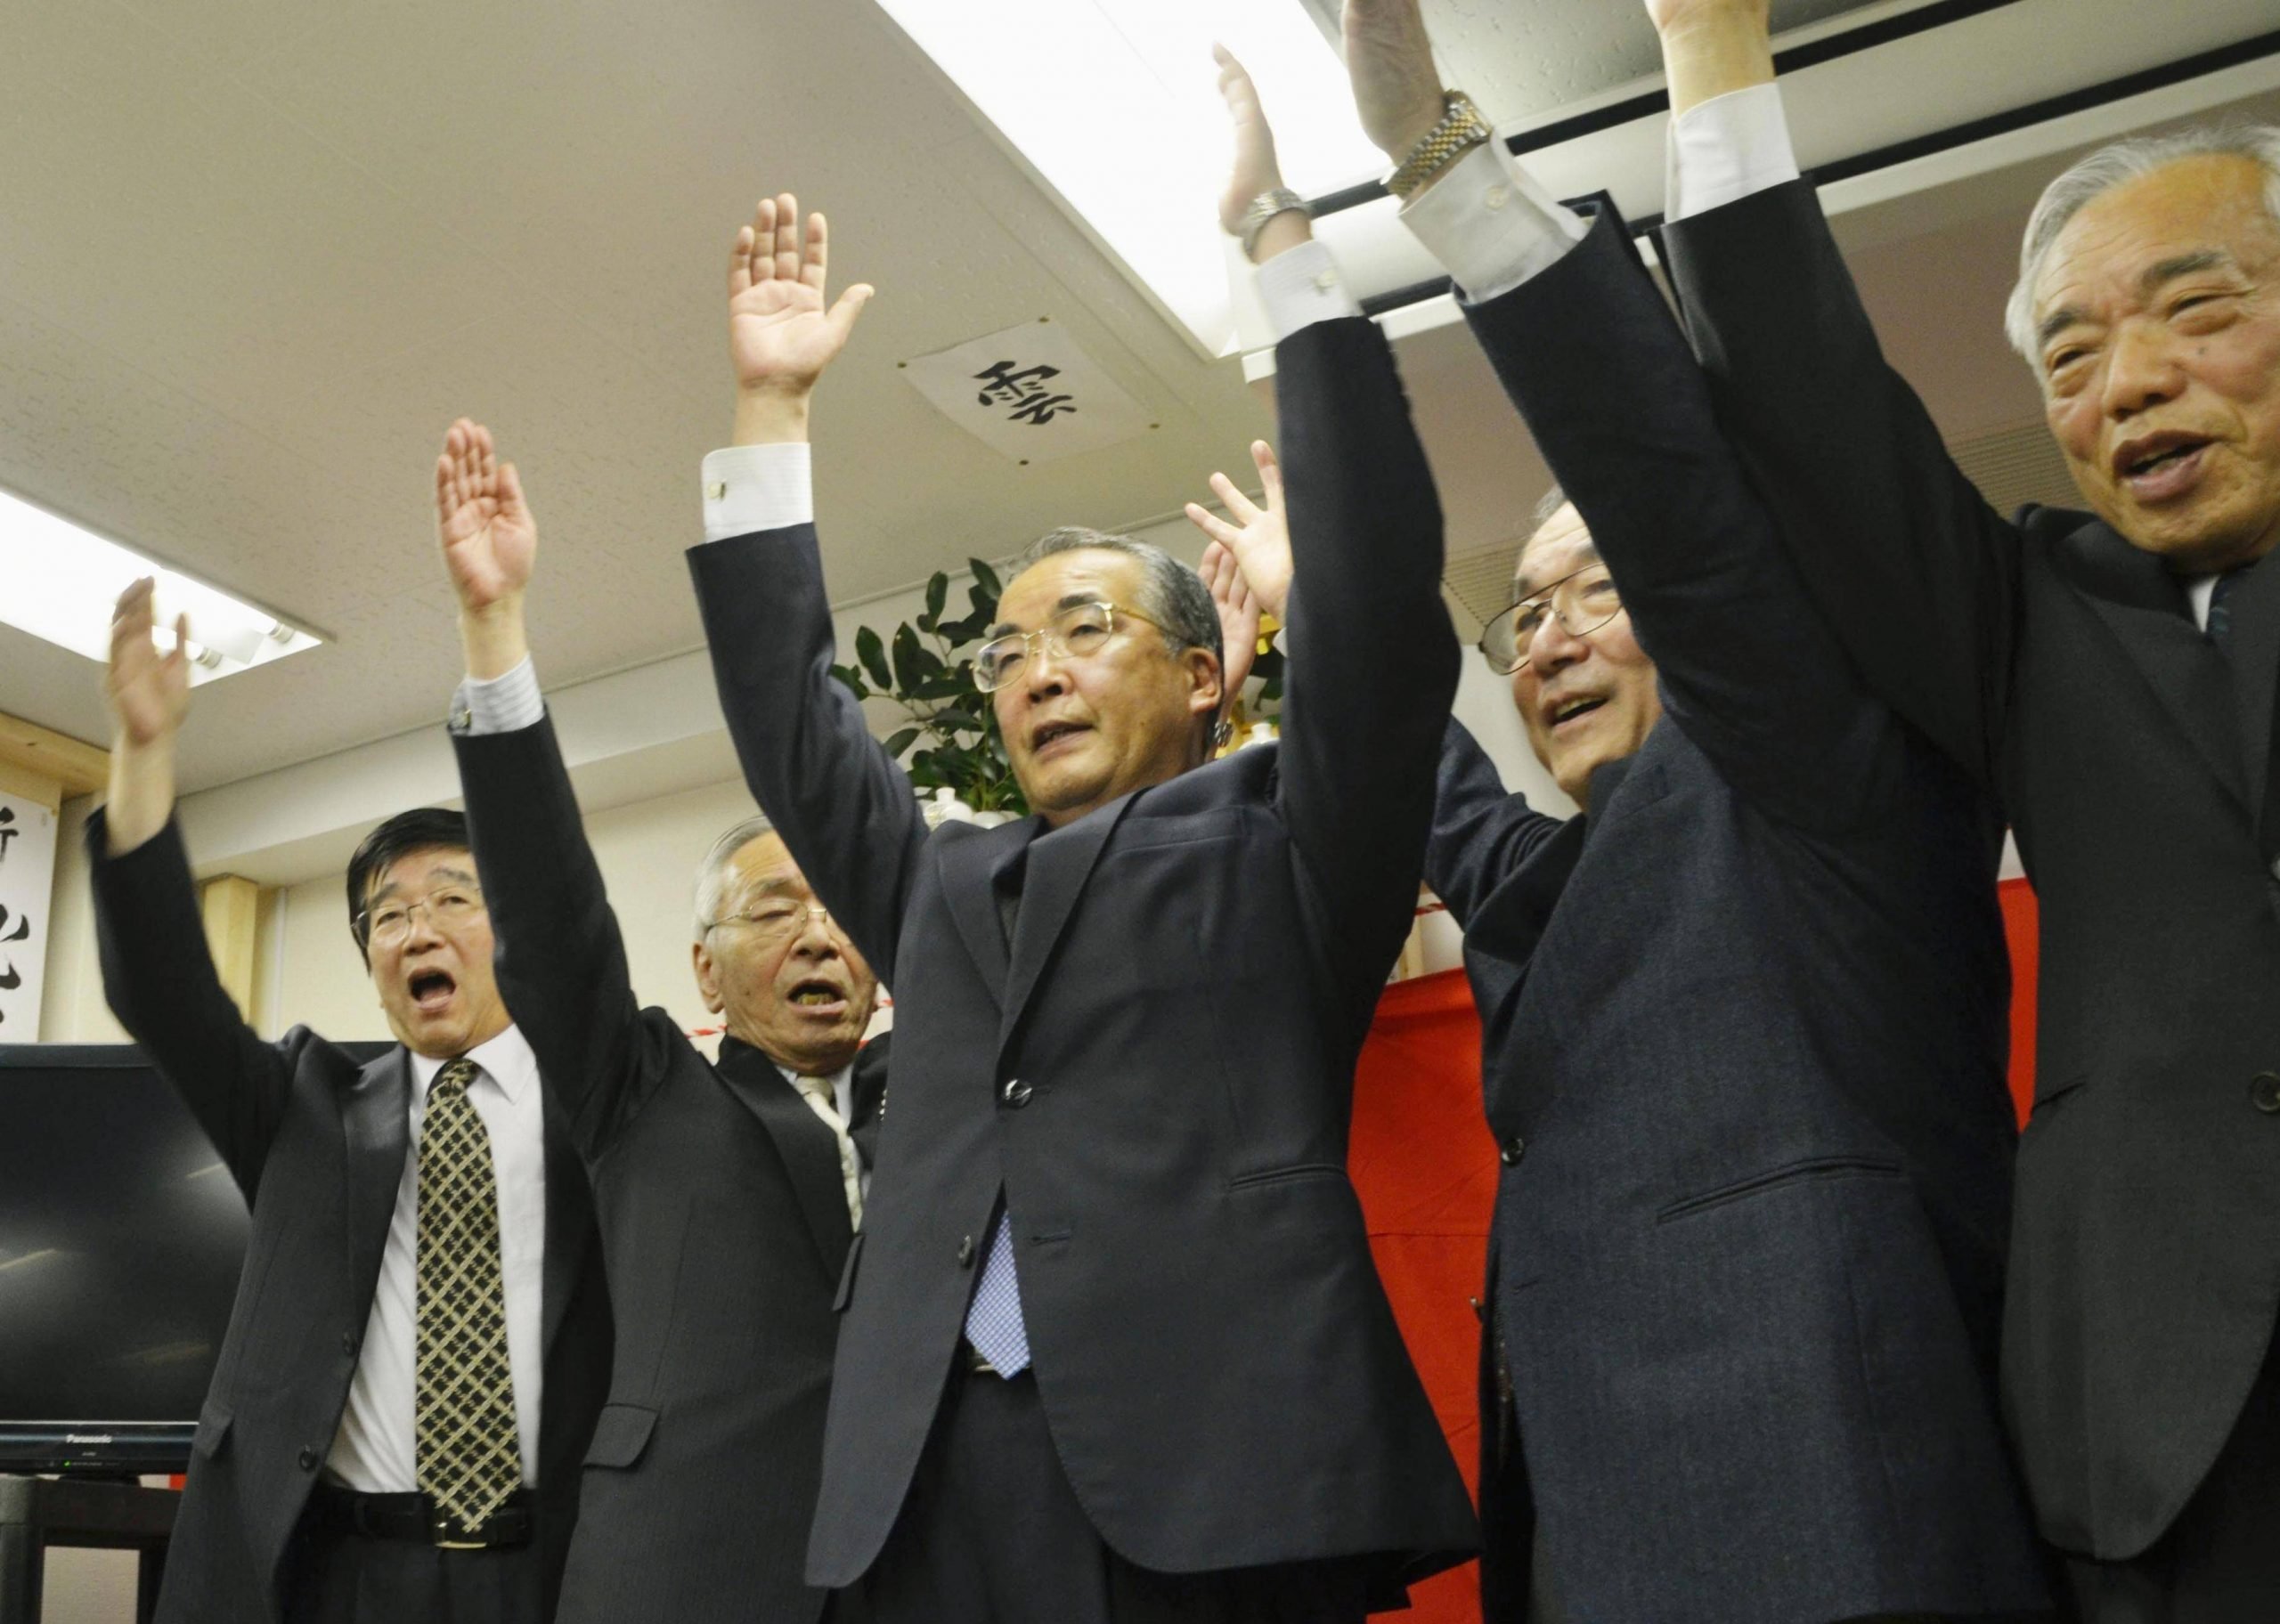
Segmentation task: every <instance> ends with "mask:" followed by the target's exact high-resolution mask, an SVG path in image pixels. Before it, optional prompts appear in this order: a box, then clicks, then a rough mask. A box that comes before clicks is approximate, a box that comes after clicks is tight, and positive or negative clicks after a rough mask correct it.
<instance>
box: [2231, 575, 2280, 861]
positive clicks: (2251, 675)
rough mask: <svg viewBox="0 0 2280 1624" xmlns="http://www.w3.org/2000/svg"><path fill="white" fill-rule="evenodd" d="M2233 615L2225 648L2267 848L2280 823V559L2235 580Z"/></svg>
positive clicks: (2245, 762)
mask: <svg viewBox="0 0 2280 1624" xmlns="http://www.w3.org/2000/svg"><path fill="white" fill-rule="evenodd" d="M2225 606H2226V608H2227V611H2228V612H2229V613H2230V615H2231V617H2232V619H2231V627H2232V629H2231V631H2230V632H2229V633H2228V634H2227V643H2226V651H2225V652H2226V654H2227V663H2228V664H2230V665H2231V667H2232V670H2233V691H2234V695H2235V702H2236V703H2237V704H2238V705H2239V707H2240V719H2241V759H2242V761H2243V765H2244V766H2245V767H2246V768H2247V776H2248V786H2249V792H2250V794H2251V796H2253V797H2254V801H2253V809H2254V811H2255V813H2256V816H2257V819H2258V824H2259V827H2260V828H2266V829H2271V830H2272V832H2271V833H2269V834H2268V835H2267V837H2266V840H2265V844H2264V849H2265V850H2266V852H2267V853H2270V852H2271V851H2272V849H2273V846H2272V840H2273V837H2274V836H2275V835H2280V829H2274V828H2272V825H2274V824H2276V822H2280V808H2276V806H2275V804H2274V803H2275V800H2276V797H2275V796H2274V794H2273V792H2272V788H2271V784H2270V777H2271V774H2272V770H2273V767H2274V766H2275V765H2276V764H2275V762H2274V760H2273V750H2272V722H2273V710H2274V705H2273V698H2274V685H2275V683H2276V681H2280V565H2276V564H2259V565H2257V566H2255V567H2253V568H2251V569H2250V570H2248V571H2247V572H2245V573H2243V574H2242V575H2241V576H2240V577H2238V579H2237V580H2236V581H2235V584H2234V587H2233V590H2232V595H2231V596H2230V597H2227V599H2226V600H2225Z"/></svg>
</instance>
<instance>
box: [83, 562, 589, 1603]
mask: <svg viewBox="0 0 2280 1624" xmlns="http://www.w3.org/2000/svg"><path fill="white" fill-rule="evenodd" d="M151 634H152V626H151V583H150V582H149V581H142V582H140V583H138V584H137V585H135V586H134V587H133V588H130V589H128V591H127V592H126V595H125V596H124V597H122V598H121V599H120V600H119V606H118V615H117V618H116V619H115V620H114V621H113V622H112V626H111V658H110V683H109V694H110V703H111V710H112V712H113V715H114V717H115V718H116V720H117V724H118V727H117V735H116V738H115V742H114V743H113V746H112V751H111V779H110V800H109V803H108V804H107V805H106V806H105V807H104V808H103V809H102V811H101V812H99V813H97V814H96V816H94V818H93V819H92V820H91V821H90V822H89V824H88V828H87V840H88V847H89V855H90V857H91V860H92V862H93V864H94V898H95V918H96V930H97V932H98V938H99V941H100V944H101V947H102V964H103V989H104V992H105V993H106V994H107V995H108V996H109V997H110V1003H111V1007H112V1008H113V1009H114V1010H115V1011H118V1018H119V1019H120V1021H121V1022H123V1023H124V1024H125V1026H126V1029H127V1030H128V1031H129V1032H131V1033H132V1034H134V1037H135V1039H136V1041H137V1042H139V1043H142V1046H143V1048H144V1049H145V1050H146V1051H148V1052H149V1053H150V1056H151V1060H152V1061H153V1062H154V1063H155V1064H156V1065H157V1066H158V1068H159V1070H160V1071H162V1072H163V1073H164V1074H165V1075H166V1076H167V1079H168V1080H169V1081H170V1082H172V1083H173V1084H174V1085H175V1087H176V1088H177V1089H179V1090H181V1091H182V1094H183V1099H184V1100H187V1101H188V1103H189V1105H190V1108H191V1111H192V1112H193V1113H194V1114H195V1115H196V1116H197V1117H198V1119H199V1123H200V1124H201V1125H203V1126H204V1127H205V1129H206V1132H207V1133H208V1136H209V1137H211V1138H212V1140H213V1141H214V1146H215V1149H216V1150H217V1151H219V1152H220V1153H221V1157H222V1159H223V1161H224V1163H225V1164H227V1165H228V1166H229V1169H230V1172H231V1174H232V1177H234V1178H235V1179H236V1180H237V1182H238V1187H239V1189H240V1190H243V1191H244V1192H245V1196H246V1199H247V1201H248V1203H249V1204H250V1205H251V1206H252V1208H253V1234H252V1239H251V1242H250V1245H249V1246H248V1251H247V1255H246V1265H245V1272H244V1274H243V1276H242V1277H241V1279H240V1281H239V1285H238V1300H237V1305H236V1307H235V1309H234V1310H233V1311H232V1315H231V1320H230V1329H229V1333H228V1336H227V1337H226V1338H225V1339H224V1343H223V1345H222V1353H221V1358H220V1360H219V1361H218V1363H217V1364H216V1368H215V1371H214V1383H213V1386H212V1389H211V1390H210V1392H209V1393H208V1396H207V1401H206V1406H205V1409H203V1411H202V1412H201V1413H200V1414H199V1419H198V1433H197V1438H196V1441H195V1442H194V1444H193V1446H192V1447H193V1450H194V1453H193V1456H192V1458H191V1466H190V1482H189V1486H188V1488H187V1489H186V1490H185V1491H184V1493H183V1503H182V1510H181V1513H180V1515H179V1516H178V1518H177V1520H176V1522H175V1535H174V1543H173V1546H172V1548H171V1551H170V1552H169V1555H168V1557H167V1576H166V1583H165V1586H164V1587H163V1589H162V1590H161V1592H160V1595H159V1613H158V1616H159V1619H160V1620H167V1621H168V1624H211V1621H212V1620H224V1619H226V1620H232V1621H233V1624H234V1621H236V1620H288V1621H289V1624H330V1621H332V1620H340V1621H342V1624H348V1621H351V1620H354V1621H357V1624H365V1621H369V1620H403V1621H404V1624H412V1621H413V1620H419V1621H421V1624H427V1621H428V1620H447V1621H449V1624H539V1621H541V1620H547V1619H550V1618H551V1617H552V1616H553V1612H554V1604H555V1597H556V1593H557V1588H558V1584H559V1581H560V1579H561V1573H562V1563H563V1557H564V1553H565V1551H566V1548H567V1547H568V1544H569V1540H570V1531H571V1527H572V1525H573V1523H574V1522H575V1521H576V1518H577V1509H578V1462H579V1460H580V1458H582V1456H583V1455H584V1453H585V1450H586V1444H587V1439H588V1435H589V1434H590V1433H591V1431H592V1430H593V1425H594V1416H595V1412H596V1410H597V1409H598V1408H599V1404H600V1402H601V1397H602V1393H603V1392H604V1390H605V1389H606V1387H607V1383H608V1369H609V1337H610V1326H609V1308H608V1302H607V1296H606V1295H605V1292H604V1287H603V1282H602V1278H601V1269H600V1256H599V1248H598V1246H596V1244H595V1239H594V1234H593V1227H594V1221H593V1207H592V1200H591V1197H590V1194H589V1193H588V1190H587V1185H586V1177H585V1172H584V1170H583V1169H582V1167H581V1166H580V1165H579V1164H578V1157H577V1155H576V1153H575V1152H574V1150H573V1149H571V1144H570V1138H569V1132H568V1124H567V1122H566V1120H565V1117H564V1114H563V1113H562V1112H561V1111H559V1110H558V1109H556V1108H553V1107H552V1106H551V1105H550V1104H549V1103H548V1102H547V1100H546V1099H545V1098H544V1095H543V1093H542V1090H541V1088H540V1086H539V1078H538V1068H537V1064H536V1062H535V1060H534V1058H533V1055H532V1052H531V1046H530V1044H529V1043H526V1042H525V1041H524V1039H523V1036H522V1035H521V1034H520V1033H519V1032H518V1031H517V1028H516V1027H514V1025H513V1024H512V1022H511V1021H510V1019H509V1016H508V1013H507V1011H506V1009H505V1008H504V1006H503V1005H502V1004H501V1003H500V999H499V991H498V987H497V984H496V982H495V981H494V980H493V976H492V973H491V946H492V944H491V926H490V921H489V917H488V915H487V914H486V913H485V905H484V901H485V899H484V893H483V890H482V888H481V884H480V882H479V880H478V877H477V873H476V866H475V865H474V863H473V862H472V860H471V859H470V857H469V854H468V836H467V828H466V824H465V821H464V820H463V819H462V818H460V816H459V814H457V813H455V812H445V811H439V810H433V809H430V810H424V811H419V812H410V813H405V814H403V815H402V816H398V817H395V818H391V819H390V820H388V822H387V823H386V824H381V825H380V827H379V828H378V829H376V830H374V831H373V832H371V834H370V835H369V836H367V837H366V839H365V840H364V842H363V844H362V846H361V847H359V849H357V852H356V855H355V857H354V858H352V859H351V861H350V863H349V866H348V903H349V908H350V912H351V915H352V922H353V929H354V933H355V937H356V945H357V946H358V948H359V949H360V950H362V953H363V954H364V955H365V961H366V963H367V964H368V965H369V967H370V969H371V977H372V985H373V987H374V989H375V990H376V991H377V992H378V993H379V1000H380V1007H381V1010H382V1011H383V1012H384V1013H385V1015H386V1017H387V1024H388V1027H389V1030H391V1031H392V1032H394V1033H395V1036H396V1040H397V1045H398V1046H397V1047H396V1048H395V1049H393V1050H391V1051H390V1052H388V1053H387V1054H385V1055H383V1056H381V1057H380V1058H379V1060H373V1061H371V1063H370V1064H368V1065H362V1066H360V1065H359V1064H358V1063H357V1062H356V1061H355V1060H352V1059H350V1058H349V1057H348V1056H347V1055H346V1054H345V1053H343V1052H341V1051H340V1050H339V1049H338V1048H336V1047H335V1046H334V1045H332V1044H330V1043H327V1042H326V1041H325V1040H324V1039H323V1038H322V1037H320V1036H318V1035H316V1034H314V1033H313V1032H311V1031H309V1030H308V1029H307V1028H306V1027H295V1028H294V1029H293V1030H292V1031H291V1032H289V1033H288V1034H287V1035H285V1037H284V1039H283V1041H282V1042H280V1043H264V1042H263V1041H262V1040H261V1039H260V1038H259V1037H258V1036H257V1035H256V1034H255V1033H254V1031H253V1029H252V1028H251V1027H248V1025H247V1024H246V1022H245V1019H244V1017H243V1016H241V1015H240V1013H239V1011H238V1009H237V1006H236V1005H235V1004H234V1003H232V1002H231V1001H230V995H228V994H227V993H226V992H224V991H223V989H222V986H221V983H220V981H219V979H218V978H216V975H215V972H214V965H213V960H212V958H211V957H210V955H209V954H208V950H207V946H206V938H205V933H204V931H203V930H202V929H201V928H200V926H199V917H198V904H197V897H196V893H195V891H194V889H193V888H192V886H191V875H190V866H189V860H188V858H187V857H186V856H185V854H184V852H183V843H182V838H181V835H180V833H179V832H178V831H177V830H176V828H175V823H174V817H173V812H174V801H175V776H174V747H175V735H176V733H177V732H178V731H179V729H180V728H181V726H182V722H183V715H184V713H185V712H186V711H187V709H188V705H189V676H188V672H189V666H188V661H187V658H186V656H185V653H184V649H183V641H184V639H185V637H187V634H188V628H187V624H186V622H177V624H176V626H175V639H174V646H173V647H172V648H171V650H169V651H167V652H166V653H164V654H161V653H160V652H159V649H158V648H157V647H156V646H154V644H153V641H152V635H151Z"/></svg>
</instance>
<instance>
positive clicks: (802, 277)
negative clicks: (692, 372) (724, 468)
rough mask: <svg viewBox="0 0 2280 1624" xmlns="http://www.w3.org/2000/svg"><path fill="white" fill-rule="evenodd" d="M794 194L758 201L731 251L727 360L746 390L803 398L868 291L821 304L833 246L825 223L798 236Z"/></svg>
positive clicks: (811, 222) (842, 341)
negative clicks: (779, 393) (833, 303)
mask: <svg viewBox="0 0 2280 1624" xmlns="http://www.w3.org/2000/svg"><path fill="white" fill-rule="evenodd" d="M799 210H800V206H799V203H798V200H797V199H794V197H793V196H792V195H791V193H789V192H786V193H784V194H783V195H782V196H780V197H775V198H763V199H761V202H760V207H758V208H757V209H755V210H754V211H753V222H752V223H751V224H750V225H748V226H745V228H744V229H743V230H742V231H738V232H737V240H736V243H735V246H734V247H733V248H730V250H729V360H730V361H731V363H732V364H733V365H734V366H735V368H736V369H737V386H738V387H739V388H744V389H766V390H774V391H780V392H782V393H786V394H805V393H806V392H807V391H808V390H810V389H811V388H813V387H814V386H815V382H816V379H817V378H819V377H820V376H822V373H823V369H825V368H826V367H827V366H829V365H830V364H831V361H832V358H833V357H834V356H835V355H837V354H838V353H839V352H840V351H841V349H842V348H843V347H844V346H845V345H846V343H847V336H848V334H849V333H850V332H851V331H852V330H853V329H854V326H855V318H856V317H857V316H859V315H860V314H861V313H862V311H863V306H864V305H866V304H867V303H868V302H869V301H870V297H871V289H870V288H869V287H868V286H867V285H866V284H864V283H857V284H856V285H855V286H854V287H852V288H849V289H848V290H847V291H846V292H845V293H843V294H842V295H840V296H839V302H838V303H837V304H835V305H826V303H825V302H824V291H825V272H826V269H827V267H828V264H829V262H830V252H831V250H830V244H829V240H828V238H827V235H826V226H825V223H824V217H823V216H822V215H809V216H808V221H807V234H806V238H805V240H804V241H802V237H801V231H800V212H799Z"/></svg>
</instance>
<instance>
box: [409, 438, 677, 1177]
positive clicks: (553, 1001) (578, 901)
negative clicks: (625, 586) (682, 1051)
mask: <svg viewBox="0 0 2280 1624" xmlns="http://www.w3.org/2000/svg"><path fill="white" fill-rule="evenodd" d="M436 535H437V539H438V540H439V541H440V542H441V544H442V551H443V556H444V572H445V574H446V575H447V576H448V577H449V579H450V581H451V583H452V595H453V596H454V597H456V598H457V599H458V601H459V624H460V646H461V648H462V649H463V651H464V652H465V654H466V658H467V675H468V681H467V683H466V685H465V686H463V687H462V688H461V690H460V701H459V702H458V703H456V704H454V706H453V712H454V714H453V718H452V748H453V750H454V751H456V753H457V755H458V757H459V767H460V788H461V789H462V790H463V791H464V792H465V793H466V796H467V816H468V838H469V839H470V840H471V841H472V842H473V844H474V849H475V865H476V873H478V874H480V875H481V876H482V881H483V894H484V899H485V902H486V903H487V904H488V905H489V907H490V912H491V930H492V938H493V944H494V946H493V962H494V963H495V964H496V966H497V968H498V975H499V991H500V994H501V996H502V997H503V998H505V1000H506V1002H507V1009H508V1011H509V1013H510V1014H512V1015H513V1016H514V1018H515V1022H516V1025H517V1026H518V1027H521V1029H522V1032H523V1035H524V1036H525V1038H527V1039H528V1040H529V1042H530V1045H531V1049H532V1052H533V1053H534V1054H536V1055H537V1056H538V1063H539V1080H540V1082H541V1083H542V1084H543V1085H544V1086H545V1087H546V1088H547V1090H548V1091H549V1092H551V1093H553V1094H554V1096H555V1097H556V1098H557V1099H558V1100H560V1101H561V1102H562V1104H563V1106H564V1108H566V1111H567V1112H568V1114H569V1117H570V1121H571V1125H572V1131H573V1133H574V1135H575V1138H576V1142H577V1145H578V1148H579V1149H580V1151H581V1152H582V1154H584V1155H585V1156H587V1157H595V1156H599V1154H600V1153H601V1152H602V1151H603V1150H605V1149H607V1147H608V1143H609V1140H610V1137H611V1135H612V1133H614V1132H615V1129H616V1128H617V1127H618V1126H619V1125H621V1124H622V1123H623V1120H624V1119H625V1118H626V1117H629V1116H630V1115H631V1113H632V1112H633V1111H634V1110H635V1109H637V1108H639V1102H640V1100H642V1099H643V1098H645V1097H646V1094H647V1090H648V1089H649V1088H652V1087H654V1086H655V1084H656V1082H657V1081H658V1080H659V1079H660V1078H662V1077H663V1076H664V1057H663V1056H654V1057H647V1058H648V1059H649V1060H650V1063H649V1064H647V1065H646V1066H639V1067H637V1066H636V1065H635V1064H634V1061H635V1060H636V1059H637V1056H636V1054H635V1046H636V1045H637V1044H638V1043H639V1039H640V1027H639V1020H638V1019H636V1017H637V1013H638V1011H637V1009H636V1005H635V1001H634V997H633V986H632V980H631V975H630V973H629V972H628V970H627V969H626V963H625V944H624V940H623V936H622V934H621V933H620V931H619V930H618V924H617V916H616V915H615V914H614V913H612V912H611V910H610V905H609V900H608V898H607V896H606V895H605V894H604V892H603V889H602V879H601V872H600V870H599V869H598V868H597V867H596V866H595V865H594V855H593V851H592V849H591V848H590V846H589V845H588V844H587V841H586V832H585V827H584V825H583V824H582V822H581V821H580V819H579V816H578V802H577V798H576V796H575V795H574V793H573V792H572V791H571V788H570V778H569V775H568V773H567V772H566V770H565V769H564V767H563V764H562V752H561V749H560V747H559V746H558V744H557V743H556V742H555V737H554V726H553V723H552V722H551V721H550V720H549V719H548V718H547V716H546V713H545V711H544V708H543V704H542V701H541V700H540V697H539V688H538V679H537V677H536V675H535V674H534V673H533V670H532V668H531V665H530V645H529V641H528V637H527V634H526V631H525V621H524V615H523V602H524V596H525V593H526V592H527V590H528V589H529V586H530V580H531V574H532V571H533V565H534V564H535V563H536V561H537V555H538V524H537V521H536V520H535V519H534V518H533V516H532V514H531V509H530V506H529V504H528V502H526V501H525V499H524V496H523V487H522V481H521V479H520V478H519V477H518V475H517V473H516V470H515V466H514V465H513V464H512V463H502V462H501V461H500V460H499V459H498V456H497V453H496V451H495V450H494V449H493V443H492V439H491V434H490V431H489V430H488V429H486V428H485V427H483V426H481V425H480V424H476V423H470V422H468V420H467V419H465V418H461V419H460V421H459V422H457V423H454V424H452V427H451V432H450V433H449V434H446V435H445V436H444V450H443V454H442V455H441V456H439V457H438V458H436Z"/></svg>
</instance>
